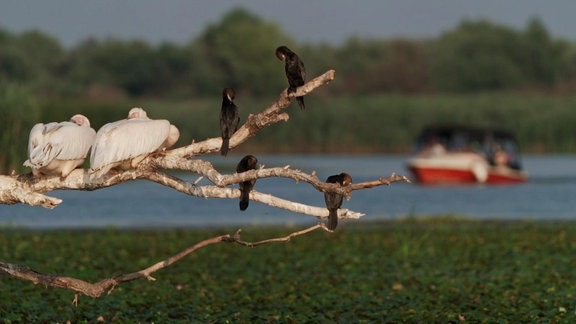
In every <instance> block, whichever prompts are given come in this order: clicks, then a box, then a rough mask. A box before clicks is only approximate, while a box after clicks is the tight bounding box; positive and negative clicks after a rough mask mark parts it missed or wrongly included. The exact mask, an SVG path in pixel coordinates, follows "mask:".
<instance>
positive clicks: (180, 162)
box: [0, 70, 408, 218]
mask: <svg viewBox="0 0 576 324" xmlns="http://www.w3.org/2000/svg"><path fill="white" fill-rule="evenodd" d="M334 75H335V71H334V70H329V71H327V72H326V73H324V74H322V75H320V76H319V77H317V78H314V79H313V80H311V81H309V82H308V83H306V84H305V85H304V86H302V87H300V88H298V91H297V92H295V93H292V94H290V95H288V94H287V91H286V90H284V91H282V93H281V94H280V96H279V98H278V100H277V101H276V102H274V103H272V104H271V105H270V106H269V107H267V108H266V109H264V110H263V111H262V112H261V113H258V114H255V115H252V114H251V115H249V116H248V120H247V121H246V123H245V124H244V125H242V126H241V127H240V128H239V129H238V131H237V132H236V133H235V134H234V135H233V136H232V138H231V139H230V149H233V148H234V147H236V146H238V145H240V144H242V143H244V142H245V141H246V140H248V139H249V138H250V137H251V136H254V135H255V134H256V133H257V132H258V131H260V130H261V129H262V128H264V127H266V126H269V125H271V124H274V123H277V122H279V121H286V120H288V118H289V117H288V114H287V113H285V112H284V110H285V109H286V108H288V107H289V106H290V98H291V97H294V96H301V95H305V94H307V93H309V92H311V91H313V90H314V89H316V88H317V87H319V86H321V85H323V84H326V83H328V82H330V81H331V80H333V79H334ZM221 145H222V139H221V138H220V137H218V138H209V139H206V140H204V141H202V142H198V143H192V144H190V145H187V146H184V147H180V148H176V149H174V150H170V151H166V152H161V153H158V154H154V155H151V156H149V157H148V158H146V159H145V160H144V161H142V162H141V163H140V164H139V166H138V168H137V169H134V170H127V171H122V172H117V173H113V172H110V173H109V174H106V175H104V176H103V177H101V178H99V179H97V180H95V181H91V180H90V177H89V175H88V171H87V170H84V169H76V170H74V171H73V172H71V173H70V175H69V176H68V177H66V178H65V179H62V178H60V177H44V178H36V177H33V176H31V174H26V175H10V176H3V175H0V203H4V204H16V203H23V204H28V205H31V206H42V207H45V208H55V207H57V206H58V205H59V204H60V203H62V200H61V199H58V198H55V197H50V196H47V195H44V194H45V193H47V192H50V191H53V190H97V189H101V188H105V187H110V186H114V185H117V184H120V183H124V182H126V181H131V180H135V179H147V180H150V181H154V182H157V183H160V184H162V185H165V186H167V187H170V188H172V189H175V190H177V191H180V192H183V193H186V194H188V195H191V196H195V197H203V198H238V197H239V195H240V191H239V190H238V189H236V188H227V186H230V185H233V184H237V183H239V182H242V181H246V180H249V179H259V178H269V177H284V178H291V179H293V180H295V181H297V182H306V183H309V184H310V185H312V186H313V187H314V188H316V189H317V190H319V191H322V192H327V191H332V192H338V193H341V194H343V195H344V196H345V197H346V198H349V197H350V193H351V192H352V190H358V189H363V188H370V187H373V186H377V185H384V184H390V183H391V182H395V181H408V179H407V178H405V177H398V176H396V175H394V174H393V175H392V176H391V177H388V178H381V179H380V180H374V181H372V182H370V183H372V184H373V185H369V183H366V184H364V185H362V184H355V185H354V186H352V187H347V188H340V187H339V186H337V185H335V184H327V183H324V182H323V181H320V180H319V179H318V178H317V177H316V175H315V174H314V173H312V174H306V173H304V172H301V171H299V170H293V169H291V168H289V167H288V166H286V167H281V168H261V169H258V170H253V171H248V172H245V173H242V174H230V175H224V174H220V173H219V172H218V171H217V170H216V169H215V168H214V167H213V166H212V165H211V164H210V163H209V162H206V161H202V160H190V158H191V157H193V156H198V155H203V154H208V153H214V152H218V151H219V150H220V146H221ZM160 170H182V171H190V172H194V173H197V174H199V175H201V176H203V177H205V178H206V179H208V180H209V181H210V182H212V184H213V185H214V186H211V185H203V186H200V185H196V184H195V183H191V182H187V181H184V180H182V179H179V178H176V177H174V176H169V175H168V174H166V173H163V172H161V171H160ZM382 179H383V180H384V181H382ZM250 198H251V199H253V200H255V201H259V202H261V203H264V204H268V205H270V206H273V207H278V208H282V209H286V210H290V211H294V212H297V213H302V214H307V215H311V216H315V217H327V216H328V211H327V210H326V208H324V207H323V206H322V207H314V206H307V205H303V204H300V203H297V202H292V201H287V200H284V199H281V198H278V197H274V196H272V195H269V194H264V193H260V192H258V191H252V192H251V194H250ZM362 215H363V214H362V213H358V212H353V211H349V210H346V209H342V210H341V211H340V217H342V218H358V217H360V216H362Z"/></svg>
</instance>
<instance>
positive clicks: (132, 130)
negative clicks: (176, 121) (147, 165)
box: [90, 108, 180, 177]
mask: <svg viewBox="0 0 576 324" xmlns="http://www.w3.org/2000/svg"><path fill="white" fill-rule="evenodd" d="M179 137H180V132H179V131H178V129H177V128H176V127H175V126H174V125H171V124H170V122H169V121H167V120H164V119H156V120H153V119H150V118H148V115H147V114H146V112H145V111H144V109H142V108H132V109H130V112H129V113H128V118H127V119H122V120H119V121H116V122H113V123H108V124H106V125H104V126H102V127H101V128H100V129H99V130H98V133H96V139H95V140H94V146H93V147H92V152H91V154H90V173H91V177H101V176H103V175H104V174H106V173H107V172H108V171H110V169H114V168H117V169H123V170H128V169H134V168H136V167H137V166H138V164H139V163H140V162H141V161H142V160H144V159H145V158H146V157H147V156H148V155H150V154H151V153H154V152H158V151H161V150H163V149H166V148H168V147H170V146H172V145H174V144H175V143H176V141H178V138H179Z"/></svg>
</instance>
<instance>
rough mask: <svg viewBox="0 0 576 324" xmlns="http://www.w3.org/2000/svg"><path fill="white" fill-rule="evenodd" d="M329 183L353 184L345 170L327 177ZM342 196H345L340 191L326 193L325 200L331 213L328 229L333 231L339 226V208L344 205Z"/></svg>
mask: <svg viewBox="0 0 576 324" xmlns="http://www.w3.org/2000/svg"><path fill="white" fill-rule="evenodd" d="M326 182H327V183H338V184H340V186H342V187H344V186H349V185H350V184H352V177H351V176H350V175H349V174H348V173H345V172H342V173H340V174H336V175H331V176H329V177H328V179H326ZM342 198H343V196H342V195H341V194H338V193H334V192H326V193H324V201H326V207H328V211H329V212H330V215H329V216H328V226H327V227H328V229H329V230H331V231H333V230H335V229H336V226H338V208H340V206H342Z"/></svg>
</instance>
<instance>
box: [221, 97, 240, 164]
mask: <svg viewBox="0 0 576 324" xmlns="http://www.w3.org/2000/svg"><path fill="white" fill-rule="evenodd" d="M235 95H236V93H235V92H234V89H232V88H225V89H224V91H222V109H220V130H221V131H222V147H221V148H220V154H222V155H226V154H228V147H229V145H230V137H232V135H233V134H234V133H235V132H236V131H237V130H238V124H239V123H240V115H239V114H238V107H236V105H235V104H234V96H235Z"/></svg>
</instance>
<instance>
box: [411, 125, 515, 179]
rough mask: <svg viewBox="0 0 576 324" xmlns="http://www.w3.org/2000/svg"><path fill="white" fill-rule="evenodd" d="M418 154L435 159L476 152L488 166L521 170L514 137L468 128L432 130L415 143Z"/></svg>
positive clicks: (495, 131) (499, 132)
mask: <svg viewBox="0 0 576 324" xmlns="http://www.w3.org/2000/svg"><path fill="white" fill-rule="evenodd" d="M415 151H416V153H418V154H424V155H430V154H432V155H434V154H441V153H444V152H475V153H477V154H479V155H481V156H483V157H484V158H485V159H486V160H487V161H488V163H490V164H492V165H495V166H498V165H506V166H508V167H510V168H512V169H517V170H520V169H521V163H520V154H519V148H518V144H517V142H516V139H515V138H514V136H513V135H512V134H510V133H509V132H506V131H503V130H497V129H477V128H469V127H453V126H451V127H429V128H426V129H424V130H423V131H422V132H421V133H420V135H419V136H418V138H417V140H416V145H415Z"/></svg>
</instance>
